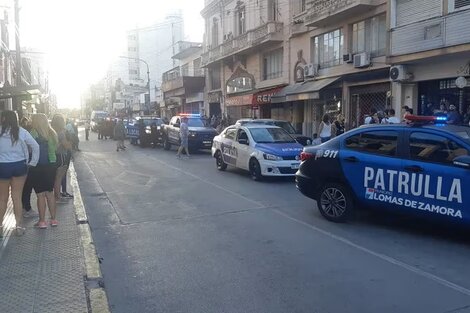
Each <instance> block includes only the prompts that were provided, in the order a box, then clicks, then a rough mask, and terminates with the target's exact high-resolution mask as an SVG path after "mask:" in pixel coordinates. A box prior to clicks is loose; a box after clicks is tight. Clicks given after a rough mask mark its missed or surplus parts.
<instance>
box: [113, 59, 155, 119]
mask: <svg viewBox="0 0 470 313" xmlns="http://www.w3.org/2000/svg"><path fill="white" fill-rule="evenodd" d="M119 57H120V58H123V59H129V60H137V61H140V62H142V63H144V64H145V65H146V66H147V90H148V92H149V103H148V104H147V103H146V104H145V106H146V109H147V111H149V110H150V68H149V64H148V63H147V61H145V60H142V59H140V58H132V57H127V56H119Z"/></svg>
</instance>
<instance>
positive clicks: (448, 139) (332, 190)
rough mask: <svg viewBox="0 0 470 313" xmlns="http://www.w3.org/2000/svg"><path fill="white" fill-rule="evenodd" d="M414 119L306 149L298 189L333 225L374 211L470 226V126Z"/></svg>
mask: <svg viewBox="0 0 470 313" xmlns="http://www.w3.org/2000/svg"><path fill="white" fill-rule="evenodd" d="M408 119H409V121H410V123H408V124H393V125H378V124H375V125H368V126H363V127H360V128H357V129H355V130H351V131H349V132H347V133H345V134H343V135H341V136H339V137H336V138H333V139H332V140H330V141H328V142H326V143H324V144H322V145H319V146H315V147H306V148H305V149H304V151H303V152H302V154H301V159H302V164H301V165H300V169H299V171H298V172H297V174H296V184H297V188H298V189H299V190H300V191H301V192H302V193H303V194H304V195H306V196H307V197H309V198H312V199H315V200H316V201H317V206H318V209H319V210H320V213H321V214H322V215H323V216H324V217H325V218H326V219H328V220H330V221H333V222H342V221H345V220H346V219H347V218H348V217H349V216H350V215H351V213H352V211H353V210H354V208H360V207H372V208H375V209H379V210H385V209H387V210H392V211H397V212H403V213H406V214H414V215H422V216H425V217H433V218H437V219H440V220H447V221H453V222H465V223H470V194H468V193H466V192H465V190H466V189H465V188H466V187H465V186H470V127H468V126H457V125H447V124H445V123H442V122H439V121H440V120H441V119H442V117H422V116H409V117H408ZM444 119H445V118H444Z"/></svg>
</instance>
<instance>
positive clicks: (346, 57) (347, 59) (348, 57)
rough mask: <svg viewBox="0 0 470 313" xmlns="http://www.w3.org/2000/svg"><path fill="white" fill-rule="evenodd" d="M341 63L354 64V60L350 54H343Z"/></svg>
mask: <svg viewBox="0 0 470 313" xmlns="http://www.w3.org/2000/svg"><path fill="white" fill-rule="evenodd" d="M343 61H344V62H345V63H353V62H354V58H353V55H352V53H348V54H343Z"/></svg>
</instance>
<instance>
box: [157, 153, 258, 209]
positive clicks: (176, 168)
mask: <svg viewBox="0 0 470 313" xmlns="http://www.w3.org/2000/svg"><path fill="white" fill-rule="evenodd" d="M152 159H154V160H155V161H157V162H159V163H161V164H164V165H165V166H168V167H169V168H172V169H174V170H175V171H178V172H180V173H183V174H185V175H188V176H191V177H193V178H195V179H197V180H200V181H202V182H204V183H206V184H208V185H211V186H212V187H214V188H217V189H220V190H222V191H225V192H227V193H229V194H231V195H234V196H236V197H239V198H241V199H243V200H245V201H248V202H251V203H253V204H255V205H257V206H259V208H257V209H260V208H264V207H265V205H264V204H263V203H261V202H259V201H256V200H253V199H250V198H248V197H245V196H244V195H242V194H239V193H238V192H235V191H232V190H230V189H227V188H224V187H222V186H220V185H217V184H215V183H213V182H211V181H209V180H207V179H204V178H202V177H199V176H197V175H196V174H193V173H189V172H187V171H184V170H182V169H180V168H178V167H176V166H173V165H171V164H168V163H166V162H164V161H162V160H159V159H157V158H155V157H152Z"/></svg>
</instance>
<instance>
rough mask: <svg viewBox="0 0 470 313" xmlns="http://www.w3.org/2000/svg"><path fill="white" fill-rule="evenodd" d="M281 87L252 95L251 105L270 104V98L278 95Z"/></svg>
mask: <svg viewBox="0 0 470 313" xmlns="http://www.w3.org/2000/svg"><path fill="white" fill-rule="evenodd" d="M282 88H283V87H278V88H274V89H269V90H265V91H262V92H258V93H256V94H254V95H253V105H263V104H270V103H271V98H272V97H273V96H274V95H275V94H276V93H278V92H279V91H280V90H281V89H282Z"/></svg>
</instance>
